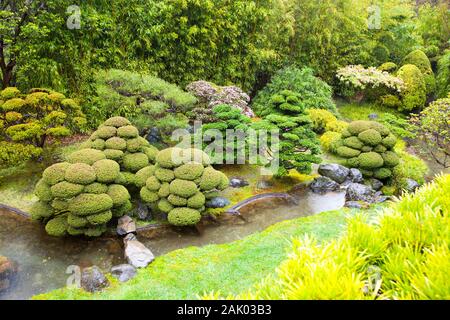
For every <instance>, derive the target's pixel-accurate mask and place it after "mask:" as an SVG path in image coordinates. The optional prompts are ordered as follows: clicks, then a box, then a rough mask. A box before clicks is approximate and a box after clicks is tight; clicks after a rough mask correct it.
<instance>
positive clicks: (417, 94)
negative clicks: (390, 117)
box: [397, 64, 427, 111]
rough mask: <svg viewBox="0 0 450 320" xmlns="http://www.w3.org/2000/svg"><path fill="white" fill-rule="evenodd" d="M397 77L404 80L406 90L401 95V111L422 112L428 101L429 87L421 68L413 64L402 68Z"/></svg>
mask: <svg viewBox="0 0 450 320" xmlns="http://www.w3.org/2000/svg"><path fill="white" fill-rule="evenodd" d="M397 76H398V77H399V78H400V79H402V80H403V82H404V83H405V86H406V88H405V89H404V90H403V91H402V93H401V99H402V104H401V106H400V108H399V110H403V111H413V110H420V109H422V108H423V106H424V105H425V102H426V99H427V86H426V83H425V79H424V76H423V74H422V72H421V71H420V69H419V68H417V67H416V66H415V65H412V64H405V65H404V66H403V67H401V68H400V69H399V70H398V72H397Z"/></svg>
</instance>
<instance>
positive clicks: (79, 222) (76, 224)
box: [67, 213, 89, 228]
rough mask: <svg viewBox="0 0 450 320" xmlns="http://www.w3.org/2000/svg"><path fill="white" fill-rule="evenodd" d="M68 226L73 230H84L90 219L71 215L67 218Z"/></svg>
mask: <svg viewBox="0 0 450 320" xmlns="http://www.w3.org/2000/svg"><path fill="white" fill-rule="evenodd" d="M67 224H68V225H69V226H70V227H72V228H84V227H86V226H87V225H88V224H89V221H88V219H86V218H84V217H80V216H77V215H75V214H72V213H69V214H68V216H67Z"/></svg>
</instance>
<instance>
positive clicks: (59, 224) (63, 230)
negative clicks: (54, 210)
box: [45, 215, 68, 237]
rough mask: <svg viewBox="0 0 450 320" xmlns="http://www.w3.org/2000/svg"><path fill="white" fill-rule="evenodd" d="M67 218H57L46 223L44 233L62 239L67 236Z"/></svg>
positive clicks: (64, 216)
mask: <svg viewBox="0 0 450 320" xmlns="http://www.w3.org/2000/svg"><path fill="white" fill-rule="evenodd" d="M67 227H68V224H67V216H66V215H63V216H58V217H56V218H53V219H51V220H50V221H49V222H47V224H46V226H45V231H47V233H48V234H49V235H51V236H54V237H63V236H65V235H66V234H67Z"/></svg>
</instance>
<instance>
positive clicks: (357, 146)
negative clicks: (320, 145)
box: [342, 137, 364, 150]
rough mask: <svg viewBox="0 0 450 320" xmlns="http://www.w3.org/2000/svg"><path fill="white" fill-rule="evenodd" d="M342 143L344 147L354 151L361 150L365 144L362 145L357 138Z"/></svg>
mask: <svg viewBox="0 0 450 320" xmlns="http://www.w3.org/2000/svg"><path fill="white" fill-rule="evenodd" d="M342 142H343V143H344V146H346V147H349V148H352V149H357V150H361V149H362V148H363V147H364V143H362V142H361V140H359V139H358V138H357V137H348V138H345V139H344V140H343V141H342Z"/></svg>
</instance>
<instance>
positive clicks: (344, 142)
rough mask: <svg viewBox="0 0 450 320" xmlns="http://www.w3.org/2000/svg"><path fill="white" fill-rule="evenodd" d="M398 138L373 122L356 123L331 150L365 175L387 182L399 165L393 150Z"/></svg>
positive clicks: (353, 123)
mask: <svg viewBox="0 0 450 320" xmlns="http://www.w3.org/2000/svg"><path fill="white" fill-rule="evenodd" d="M396 142H397V138H396V137H395V136H394V135H393V134H392V133H391V132H390V131H389V129H388V128H386V127H385V126H384V125H382V124H380V123H378V122H374V121H362V120H359V121H353V122H351V123H350V124H349V126H348V128H347V129H346V130H344V131H343V132H342V135H341V139H339V140H335V141H334V142H333V145H332V146H331V145H330V147H329V148H330V150H332V151H333V152H334V153H336V154H337V155H339V156H340V157H342V158H345V159H346V162H345V165H346V166H348V167H350V168H359V169H360V170H361V172H362V173H363V175H364V176H366V177H374V178H377V179H379V180H386V179H389V178H391V177H392V170H393V169H394V168H395V167H396V166H397V165H398V164H399V157H398V155H397V154H396V153H395V152H394V151H392V149H393V148H394V146H395V144H396Z"/></svg>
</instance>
